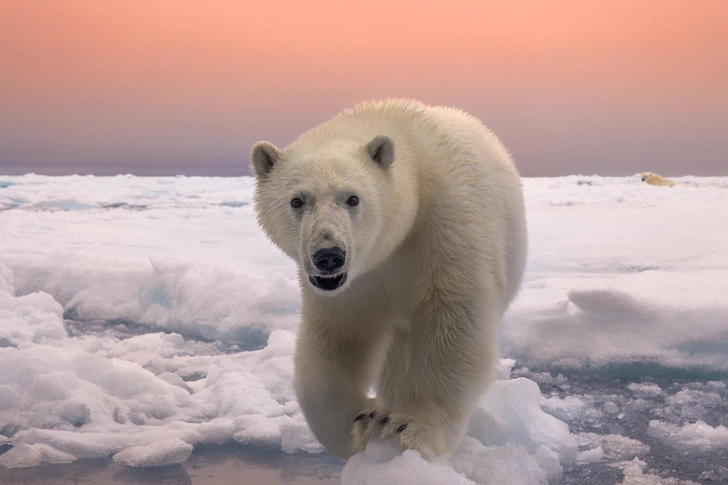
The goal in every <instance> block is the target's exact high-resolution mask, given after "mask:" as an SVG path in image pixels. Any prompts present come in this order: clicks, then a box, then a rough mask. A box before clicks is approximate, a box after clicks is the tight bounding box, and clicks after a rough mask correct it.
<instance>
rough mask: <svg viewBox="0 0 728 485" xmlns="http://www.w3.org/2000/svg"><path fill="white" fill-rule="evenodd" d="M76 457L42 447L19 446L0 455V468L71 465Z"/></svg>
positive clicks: (42, 445) (49, 447) (48, 447)
mask: <svg viewBox="0 0 728 485" xmlns="http://www.w3.org/2000/svg"><path fill="white" fill-rule="evenodd" d="M75 460H76V457H75V456H73V455H71V454H69V453H64V452H62V451H59V450H56V449H55V448H53V447H51V446H48V445H44V444H35V445H26V444H21V445H18V446H15V447H13V448H11V449H10V450H8V451H7V452H6V453H4V454H3V455H0V466H4V467H7V468H28V467H32V466H38V465H40V464H41V463H49V464H64V463H72V462H73V461H75Z"/></svg>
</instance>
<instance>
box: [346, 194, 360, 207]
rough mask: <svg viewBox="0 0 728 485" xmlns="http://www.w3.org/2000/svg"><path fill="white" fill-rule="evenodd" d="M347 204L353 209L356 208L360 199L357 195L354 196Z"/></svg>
mask: <svg viewBox="0 0 728 485" xmlns="http://www.w3.org/2000/svg"><path fill="white" fill-rule="evenodd" d="M346 203H347V204H349V205H350V206H351V207H355V206H357V205H359V197H357V196H356V195H352V196H351V197H349V199H348V200H347V201H346Z"/></svg>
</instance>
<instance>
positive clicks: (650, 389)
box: [627, 382, 662, 396]
mask: <svg viewBox="0 0 728 485" xmlns="http://www.w3.org/2000/svg"><path fill="white" fill-rule="evenodd" d="M627 388H628V389H629V390H630V391H632V392H634V393H637V394H642V395H645V396H659V395H660V394H662V389H660V386H658V385H657V384H653V383H651V382H646V383H639V382H633V383H631V384H630V385H628V386H627Z"/></svg>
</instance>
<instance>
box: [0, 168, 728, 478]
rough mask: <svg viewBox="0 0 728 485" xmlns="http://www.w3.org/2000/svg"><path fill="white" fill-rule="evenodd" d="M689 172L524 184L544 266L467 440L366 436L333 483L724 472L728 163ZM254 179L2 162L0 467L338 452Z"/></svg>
mask: <svg viewBox="0 0 728 485" xmlns="http://www.w3.org/2000/svg"><path fill="white" fill-rule="evenodd" d="M676 180H677V182H678V184H679V185H678V186H676V187H674V188H663V187H652V186H647V185H646V184H643V183H641V182H640V181H639V178H638V177H624V178H610V177H595V176H590V177H587V176H572V177H561V178H547V179H525V180H524V189H525V194H526V203H527V210H528V219H529V231H530V258H529V265H528V268H527V274H526V278H525V281H524V286H523V290H522V292H521V295H520V297H519V298H518V300H517V301H516V302H515V304H514V305H513V307H512V309H511V311H510V312H509V314H508V315H507V317H506V321H505V322H504V325H503V326H502V328H501V348H502V353H503V356H504V359H502V361H501V364H500V366H499V368H498V372H497V376H498V380H497V381H496V382H495V383H494V384H493V385H492V386H491V388H490V389H489V391H488V392H487V393H486V395H485V396H483V399H482V401H481V403H480V405H479V407H478V409H477V411H476V413H475V416H474V419H473V421H472V423H471V427H470V432H469V436H468V437H466V438H465V440H464V441H463V443H462V445H461V446H460V447H459V448H458V449H457V450H456V451H455V452H454V453H453V454H452V455H451V456H447V457H442V458H441V459H440V460H438V461H435V462H431V463H430V462H427V461H425V460H424V459H422V457H421V456H420V455H419V454H418V453H416V452H414V451H405V452H403V453H400V452H399V451H398V450H396V449H393V447H392V444H391V443H386V442H384V443H382V442H373V443H371V444H370V446H369V447H368V448H367V450H366V451H365V452H364V453H361V454H359V455H356V456H354V457H352V458H351V459H350V460H349V461H348V463H346V465H345V466H343V469H342V470H341V481H342V483H343V484H366V483H372V484H373V483H401V484H405V485H406V484H408V483H422V484H427V483H454V484H456V483H464V484H465V483H467V484H473V483H475V484H497V483H513V484H545V483H557V482H558V481H559V480H561V479H562V477H564V478H565V479H567V480H569V477H575V476H587V475H588V474H590V473H591V474H596V475H592V478H594V480H595V483H599V482H601V481H603V480H600V478H599V477H600V476H601V475H599V474H600V473H605V472H604V470H606V469H610V470H615V472H614V473H615V475H614V477H616V478H614V480H612V481H609V483H620V482H621V483H630V484H653V483H655V484H658V483H660V484H663V483H664V484H688V483H691V482H695V483H698V482H700V481H701V480H702V481H705V480H708V479H710V480H714V481H715V480H720V479H723V478H725V477H726V476H728V474H727V473H728V471H726V470H725V467H723V468H721V465H720V463H723V462H724V461H725V460H724V458H726V452H725V450H726V449H728V431H726V429H727V428H726V427H727V426H728V418H727V417H726V416H728V404H725V403H726V402H728V390H727V386H726V383H727V382H728V299H727V298H726V297H725V295H726V288H728V245H726V241H728V178H722V177H712V178H698V177H682V178H677V179H676ZM252 191H253V182H252V180H251V179H250V178H247V177H242V178H200V177H158V178H144V177H133V176H116V177H91V176H84V177H79V176H69V177H45V176H39V175H26V176H22V177H3V176H0V370H1V371H0V471H1V470H2V468H3V467H5V468H27V467H31V468H32V467H36V466H38V465H42V464H60V463H70V462H73V461H76V460H81V459H96V458H109V457H111V458H112V459H113V461H114V462H115V463H118V464H120V465H123V466H126V467H152V466H162V465H168V464H174V463H180V462H184V461H185V460H187V459H188V457H189V456H190V453H192V450H193V449H194V448H199V447H201V446H203V445H211V444H223V443H239V444H240V445H244V446H248V447H253V448H256V449H260V450H267V452H270V453H276V452H277V453H287V454H296V455H307V456H310V455H319V454H324V453H325V452H324V450H323V449H322V448H321V446H320V445H319V444H318V442H317V441H316V439H315V438H314V436H313V435H312V433H311V431H310V430H309V429H308V426H307V425H306V422H305V419H304V418H303V415H302V413H301V410H300V408H299V407H298V404H297V402H296V399H295V395H294V392H293V388H292V378H293V348H294V344H295V336H296V331H297V324H298V311H299V307H300V301H299V295H298V282H297V275H296V268H295V265H294V263H293V262H292V261H290V260H288V259H287V258H286V257H285V256H284V255H283V254H282V253H281V252H280V251H279V250H277V249H276V248H275V247H274V246H273V245H272V244H271V243H270V242H269V241H268V240H267V239H266V238H265V236H264V235H263V234H262V232H261V231H260V229H259V228H258V226H257V224H256V220H255V214H254V212H253V207H252V204H251V199H252ZM671 450H672V451H671ZM688 457H689V458H688ZM721 460H722V461H721ZM675 463H679V464H680V466H678V467H676V466H675V465H674V464H675ZM681 469H682V471H681ZM611 476H612V475H610V477H611ZM1 477H2V475H1V474H0V480H1ZM595 477H596V478H595ZM569 483H573V481H572V482H569Z"/></svg>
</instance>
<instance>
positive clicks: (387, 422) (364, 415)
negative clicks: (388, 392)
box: [352, 408, 433, 457]
mask: <svg viewBox="0 0 728 485" xmlns="http://www.w3.org/2000/svg"><path fill="white" fill-rule="evenodd" d="M352 434H353V451H354V453H359V452H361V451H364V450H365V449H366V446H367V443H368V442H369V439H370V438H379V439H382V440H387V439H394V440H395V441H396V442H397V443H398V444H399V446H400V447H401V448H402V449H413V450H417V451H419V452H420V453H422V454H423V455H424V456H425V457H429V456H432V454H433V453H432V451H433V450H431V449H430V447H429V446H428V445H427V434H428V433H427V431H426V428H425V427H424V426H423V425H422V424H421V423H419V422H418V421H417V420H416V419H415V418H414V417H412V416H407V415H405V414H401V413H396V412H393V411H390V410H389V409H386V408H376V409H368V410H366V411H362V412H361V413H360V414H359V415H357V417H356V419H355V420H354V429H353V431H352Z"/></svg>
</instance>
